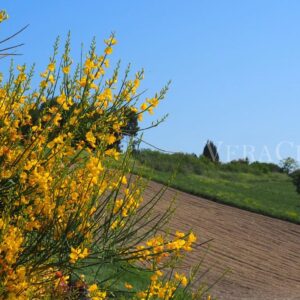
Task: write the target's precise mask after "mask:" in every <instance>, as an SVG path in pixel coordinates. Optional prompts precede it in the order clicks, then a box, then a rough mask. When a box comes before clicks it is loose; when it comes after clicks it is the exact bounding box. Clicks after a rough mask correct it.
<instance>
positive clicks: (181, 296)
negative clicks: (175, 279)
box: [78, 262, 192, 300]
mask: <svg viewBox="0 0 300 300" xmlns="http://www.w3.org/2000/svg"><path fill="white" fill-rule="evenodd" d="M81 274H84V275H85V279H86V282H88V283H89V284H92V283H99V286H101V287H104V288H105V286H107V287H110V288H109V289H110V290H114V291H115V296H116V299H120V300H127V299H132V294H133V292H139V291H144V290H147V288H148V286H149V283H150V282H151V280H150V277H151V275H153V272H152V271H150V270H146V269H140V268H136V267H133V266H131V265H129V264H128V263H126V262H123V263H115V262H114V263H110V264H106V265H105V266H101V268H100V271H99V267H97V266H91V267H88V268H86V269H85V270H84V271H83V272H81ZM78 275H79V274H78ZM125 283H129V284H131V285H132V287H133V288H132V289H130V290H128V289H126V288H125ZM175 299H176V300H189V299H192V297H191V295H190V293H189V292H188V291H184V289H183V288H182V287H180V288H178V290H177V291H176V297H175Z"/></svg>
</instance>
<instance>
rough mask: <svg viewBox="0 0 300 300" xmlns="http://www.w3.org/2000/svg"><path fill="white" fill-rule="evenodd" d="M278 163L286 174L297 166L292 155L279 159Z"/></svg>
mask: <svg viewBox="0 0 300 300" xmlns="http://www.w3.org/2000/svg"><path fill="white" fill-rule="evenodd" d="M279 165H280V167H281V169H282V171H283V172H284V173H287V174H290V173H292V172H293V171H295V170H296V169H297V167H298V163H297V161H296V160H295V159H293V158H292V157H287V158H285V159H283V160H281V161H280V163H279Z"/></svg>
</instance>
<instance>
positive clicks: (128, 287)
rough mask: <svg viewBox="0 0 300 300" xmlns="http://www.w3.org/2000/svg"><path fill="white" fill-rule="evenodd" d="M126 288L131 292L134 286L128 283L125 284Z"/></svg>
mask: <svg viewBox="0 0 300 300" xmlns="http://www.w3.org/2000/svg"><path fill="white" fill-rule="evenodd" d="M124 286H125V288H126V289H128V290H131V289H132V288H133V286H132V285H131V284H130V283H128V282H125V284H124Z"/></svg>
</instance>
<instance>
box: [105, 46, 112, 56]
mask: <svg viewBox="0 0 300 300" xmlns="http://www.w3.org/2000/svg"><path fill="white" fill-rule="evenodd" d="M112 51H113V49H112V47H106V48H105V50H104V53H105V54H106V55H109V54H112Z"/></svg>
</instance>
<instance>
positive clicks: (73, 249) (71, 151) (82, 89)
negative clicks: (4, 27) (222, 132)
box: [0, 12, 196, 300]
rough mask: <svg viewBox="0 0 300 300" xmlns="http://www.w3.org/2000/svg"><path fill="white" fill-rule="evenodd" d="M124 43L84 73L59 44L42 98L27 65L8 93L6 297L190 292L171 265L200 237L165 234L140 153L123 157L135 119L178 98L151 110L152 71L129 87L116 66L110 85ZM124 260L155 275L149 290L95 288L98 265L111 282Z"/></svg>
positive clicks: (0, 246) (1, 291)
mask: <svg viewBox="0 0 300 300" xmlns="http://www.w3.org/2000/svg"><path fill="white" fill-rule="evenodd" d="M5 16H6V15H5V13H4V12H1V13H0V21H2V20H4V19H5V18H6V17H5ZM115 44H116V39H115V37H114V35H112V36H111V37H110V38H109V39H107V40H105V49H104V52H103V54H101V55H98V54H97V53H96V45H95V43H94V42H93V43H92V45H91V48H90V51H89V53H88V55H87V56H86V60H85V61H84V63H83V64H82V65H77V66H76V65H74V64H73V63H72V60H71V58H70V55H69V53H70V41H69V39H68V40H67V42H66V44H65V49H64V53H63V55H62V58H61V59H58V58H57V55H58V44H57V43H56V44H55V47H54V54H53V56H52V57H51V58H50V61H49V63H48V64H47V67H46V68H45V70H44V72H43V73H41V74H40V84H39V87H38V88H37V89H35V90H33V89H32V87H31V86H30V84H31V79H32V77H33V75H34V72H33V69H29V70H28V69H27V66H26V65H22V66H18V67H17V69H16V70H14V69H12V70H11V71H10V73H9V76H8V79H7V80H6V81H1V83H0V141H1V142H0V298H1V299H71V298H74V299H93V300H96V299H108V298H116V299H171V298H174V297H175V296H176V292H177V291H178V290H179V287H182V288H183V289H184V287H186V286H187V285H188V284H189V282H190V279H187V278H186V277H185V276H184V275H183V274H178V273H174V272H173V271H172V269H173V268H172V265H173V262H174V260H177V259H178V257H180V256H181V255H182V252H184V251H190V250H191V249H192V245H193V243H194V242H195V240H196V237H195V236H194V234H193V233H188V234H183V233H181V232H177V233H176V234H175V236H174V237H173V238H170V237H168V236H167V235H166V234H163V233H162V232H160V231H159V229H160V226H161V224H162V223H164V222H165V220H166V219H167V218H168V216H169V214H170V210H168V211H166V212H165V213H164V214H162V215H161V216H160V217H159V218H158V217H157V216H151V211H152V208H153V206H154V205H155V204H156V203H157V201H159V198H160V196H161V193H162V192H163V191H161V192H160V193H158V194H157V195H155V196H154V197H153V198H152V199H151V200H150V201H147V202H146V203H143V193H142V192H143V188H144V187H145V184H144V182H143V181H142V180H141V179H140V178H138V177H136V176H135V177H134V176H132V175H130V174H131V173H130V163H129V162H130V160H129V158H130V149H129V150H128V151H126V152H125V154H122V155H121V154H120V153H119V152H118V151H117V149H116V148H115V147H114V143H115V142H116V140H117V139H120V138H122V136H123V134H122V128H124V126H126V124H127V122H128V121H129V120H128V110H130V111H131V112H134V113H135V114H137V116H138V118H139V120H141V119H142V115H143V113H145V112H147V111H148V112H150V113H152V110H153V109H154V108H155V107H156V106H157V105H158V104H159V102H160V101H161V100H162V99H163V98H164V96H165V93H166V91H167V88H164V89H163V90H162V91H161V92H160V93H158V94H156V95H155V96H154V97H153V98H149V99H146V100H145V101H144V102H143V103H142V104H141V102H140V101H139V98H140V95H139V93H138V87H139V84H140V81H141V80H142V79H143V72H138V73H137V74H136V75H135V76H134V77H133V78H132V79H130V78H129V71H126V73H125V76H124V77H123V78H121V80H119V69H118V68H116V69H115V70H114V71H113V72H112V75H111V76H110V77H107V75H106V72H107V69H108V67H109V55H110V54H111V53H112V51H113V46H114V45H115ZM112 161H118V162H119V163H118V165H119V166H120V167H118V168H116V167H112V164H111V163H110V162H112ZM124 262H126V264H128V265H131V266H134V267H135V268H137V269H145V270H149V271H150V273H149V274H150V275H149V282H148V284H147V286H145V287H144V288H143V289H141V290H137V289H136V288H135V287H134V284H133V283H130V282H126V284H125V286H124V290H120V289H119V290H116V289H115V288H114V287H113V284H111V282H112V281H113V280H118V278H117V277H116V275H115V278H110V279H107V280H105V281H103V282H99V281H97V278H95V281H94V282H88V281H87V280H85V279H84V275H83V274H84V273H86V272H85V270H89V268H91V267H96V268H97V270H98V271H97V272H98V273H100V274H101V273H102V272H103V270H104V269H105V265H106V264H107V263H110V264H117V263H124ZM170 267H171V268H170ZM168 268H169V270H171V271H169V272H168Z"/></svg>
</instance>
